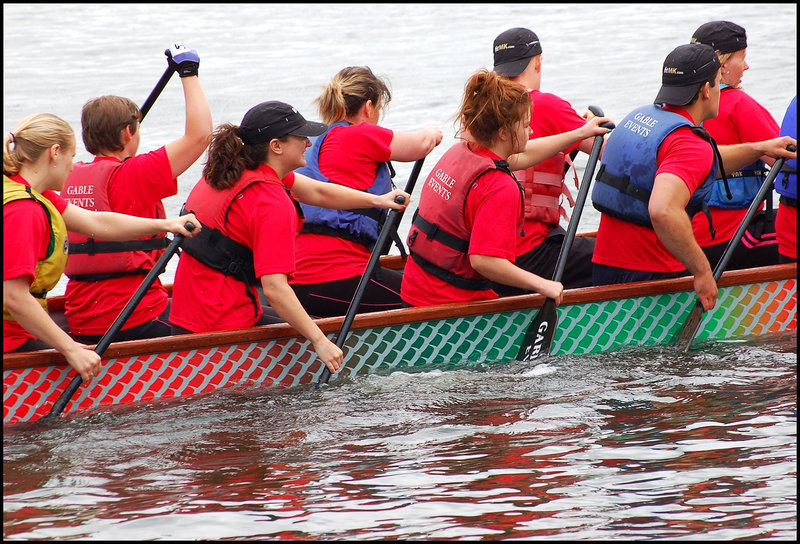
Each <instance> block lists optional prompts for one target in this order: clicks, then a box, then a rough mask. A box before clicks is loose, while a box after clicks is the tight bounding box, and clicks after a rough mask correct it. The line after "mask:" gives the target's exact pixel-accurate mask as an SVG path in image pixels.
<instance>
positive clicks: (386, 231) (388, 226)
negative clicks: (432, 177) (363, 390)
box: [317, 157, 425, 387]
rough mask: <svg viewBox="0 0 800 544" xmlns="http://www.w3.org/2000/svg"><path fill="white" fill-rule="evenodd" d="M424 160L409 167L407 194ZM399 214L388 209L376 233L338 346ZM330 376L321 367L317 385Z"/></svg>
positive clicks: (342, 340) (337, 337) (412, 186)
mask: <svg viewBox="0 0 800 544" xmlns="http://www.w3.org/2000/svg"><path fill="white" fill-rule="evenodd" d="M424 161H425V158H424V157H423V158H421V159H419V160H417V162H415V163H414V167H413V168H412V169H411V175H410V176H409V178H408V182H407V183H406V189H405V191H406V192H407V193H408V194H411V193H412V192H413V191H414V186H415V185H416V183H417V178H418V177H419V172H420V170H422V163H423V162H424ZM401 200H405V199H403V197H397V199H396V200H395V201H396V202H397V203H398V204H402V203H403V202H402V201H401ZM401 216H402V212H401V211H399V210H394V209H392V210H389V214H388V215H387V216H386V221H384V223H383V226H382V227H381V232H380V234H379V235H378V241H377V242H375V247H374V248H373V249H372V253H371V254H370V256H369V261H367V267H366V268H365V269H364V274H362V276H361V279H360V280H359V281H358V286H357V287H356V291H355V294H354V295H353V300H351V301H350V306H348V307H347V313H346V314H345V316H344V321H342V326H341V328H340V329H339V334H337V335H336V342H335V343H336V345H337V346H339V347H340V348H341V347H342V346H344V341H345V339H347V333H348V331H349V330H350V326H351V325H352V324H353V319H355V316H356V313H357V312H358V307H359V305H360V304H361V299H362V298H363V297H364V291H366V289H367V284H368V283H369V280H370V279H371V278H372V273H373V272H374V271H375V267H376V266H377V264H378V262H379V261H380V257H381V248H382V247H383V246H384V244H385V243H386V241H387V240H389V237H390V236H391V235H392V233H393V232H394V231H395V230H396V229H397V223H398V221H399V219H400V217H401ZM330 378H331V371H330V370H328V367H327V366H325V367H323V369H322V375H320V378H319V381H318V382H317V387H319V386H320V385H324V384H326V383H328V380H330Z"/></svg>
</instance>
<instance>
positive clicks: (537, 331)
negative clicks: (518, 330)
mask: <svg viewBox="0 0 800 544" xmlns="http://www.w3.org/2000/svg"><path fill="white" fill-rule="evenodd" d="M557 326H558V312H557V311H556V303H555V301H554V300H553V299H552V298H548V299H547V300H545V301H544V305H543V306H542V307H541V309H540V310H539V313H538V314H536V317H535V318H533V321H531V324H530V325H529V326H528V330H527V331H525V338H523V339H522V344H521V345H520V347H519V354H518V355H517V361H524V362H530V361H533V360H534V359H537V358H539V357H541V356H542V355H549V354H550V347H551V346H552V345H553V336H555V333H556V327H557Z"/></svg>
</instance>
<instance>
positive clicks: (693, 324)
mask: <svg viewBox="0 0 800 544" xmlns="http://www.w3.org/2000/svg"><path fill="white" fill-rule="evenodd" d="M787 150H789V151H794V146H792V145H790V146H789V147H788V148H787ZM784 161H785V159H784V158H783V157H780V158H778V159H777V160H776V161H775V164H773V165H772V168H771V169H770V171H769V174H768V175H767V178H766V179H765V180H764V182H763V183H762V184H761V187H759V189H758V193H756V196H755V198H753V202H751V203H750V207H749V208H747V213H746V214H745V216H744V219H742V223H741V224H740V225H739V228H737V229H736V233H735V234H734V235H733V238H731V239H730V240H729V241H728V245H727V246H725V251H723V252H722V257H720V259H719V262H717V265H716V266H715V267H714V281H716V282H719V279H720V278H721V277H722V273H723V272H724V271H725V268H726V267H727V266H728V262H729V261H730V260H731V258H732V257H733V253H734V251H736V248H737V247H738V246H739V243H740V242H741V240H742V236H744V233H745V231H746V230H747V227H748V226H750V222H751V221H752V220H753V218H754V217H755V216H756V214H757V213H758V209H759V208H760V207H761V203H762V202H763V201H764V199H765V198H766V197H767V193H769V191H770V190H771V189H772V184H773V183H774V182H775V178H776V177H777V176H778V173H779V172H780V170H781V168H782V167H783V163H784ZM702 317H703V303H702V302H700V300H699V299H698V300H697V301H696V302H695V304H694V307H693V308H692V312H691V313H690V314H689V317H688V318H687V319H686V322H685V323H684V324H683V328H682V329H681V331H680V333H679V335H678V340H677V341H676V343H677V345H678V347H679V348H680V349H681V350H682V351H688V350H689V347H690V346H691V345H692V340H694V337H695V336H696V335H697V331H698V330H699V329H700V321H701V320H702Z"/></svg>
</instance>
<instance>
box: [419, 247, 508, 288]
mask: <svg viewBox="0 0 800 544" xmlns="http://www.w3.org/2000/svg"><path fill="white" fill-rule="evenodd" d="M409 252H410V253H411V257H412V258H413V259H414V262H415V263H417V264H418V265H419V267H420V268H422V269H423V270H424V271H425V272H427V273H428V274H430V275H431V276H434V277H437V278H439V279H440V280H442V281H446V282H447V283H449V284H450V285H455V286H456V287H459V288H461V289H469V290H470V291H486V290H488V289H491V288H492V284H491V282H490V281H489V280H487V279H477V278H476V279H473V278H462V277H461V276H456V275H455V274H453V273H452V272H451V271H449V270H445V269H444V268H441V267H439V266H436V265H435V264H433V263H432V262H430V261H428V260H427V259H424V258H423V257H420V256H419V255H417V254H416V253H415V252H414V251H413V250H411V249H409Z"/></svg>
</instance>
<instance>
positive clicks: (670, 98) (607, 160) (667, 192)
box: [592, 43, 796, 310]
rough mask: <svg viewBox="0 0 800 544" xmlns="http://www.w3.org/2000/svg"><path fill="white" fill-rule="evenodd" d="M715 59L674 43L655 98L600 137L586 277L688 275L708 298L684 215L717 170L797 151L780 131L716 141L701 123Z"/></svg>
mask: <svg viewBox="0 0 800 544" xmlns="http://www.w3.org/2000/svg"><path fill="white" fill-rule="evenodd" d="M720 66H721V65H720V61H719V58H718V56H717V54H716V53H715V52H714V49H713V48H712V47H710V46H708V45H702V44H697V43H694V44H685V45H680V46H678V47H676V48H675V49H674V50H672V52H670V53H669V55H667V57H666V59H665V61H664V65H663V71H662V77H661V82H662V86H661V89H660V90H659V92H658V95H657V96H656V99H655V101H654V104H649V105H645V106H641V107H639V108H636V109H635V110H634V111H632V112H631V113H630V114H628V115H627V116H626V117H625V118H624V119H623V120H622V121H621V122H620V123H618V124H617V128H616V130H614V132H612V134H611V136H609V138H608V141H607V143H606V147H605V150H604V154H603V165H602V167H601V168H600V169H599V171H598V173H597V181H596V183H595V185H594V189H593V192H592V202H593V204H594V206H595V208H597V209H598V210H600V212H601V217H600V225H599V227H598V231H597V242H596V245H595V251H594V257H593V259H592V261H593V263H594V268H593V282H594V284H595V285H607V284H613V283H626V282H635V281H646V280H653V279H661V278H669V277H678V276H685V275H693V276H694V290H695V292H696V293H697V296H698V298H699V300H700V302H701V303H702V305H703V308H704V310H709V309H711V308H713V307H714V305H715V304H716V299H717V284H716V282H715V281H714V275H713V272H712V269H711V265H710V264H709V262H708V259H707V258H706V256H705V254H704V253H703V250H702V249H701V248H700V246H699V245H698V243H697V241H696V239H695V237H694V234H693V231H692V223H691V216H692V215H693V214H694V213H696V212H698V211H700V210H701V209H702V205H703V199H704V196H705V195H706V193H707V192H708V191H709V190H710V187H711V185H712V183H713V181H714V180H715V179H716V178H717V177H720V176H722V173H723V172H725V171H728V172H732V171H734V170H737V169H739V168H741V167H743V166H745V165H747V164H750V163H752V162H753V161H755V160H756V159H757V158H758V157H760V156H762V155H768V156H771V157H781V156H782V157H787V158H795V157H796V153H790V152H788V151H786V149H785V148H786V146H787V145H789V144H795V145H796V141H795V140H794V139H793V138H789V137H782V138H775V139H771V140H765V141H763V142H753V143H745V144H735V145H727V146H720V147H719V148H718V149H717V146H716V144H715V143H714V141H713V139H712V138H711V137H710V136H709V135H708V133H707V132H706V131H705V130H703V129H702V127H701V124H702V123H703V121H706V120H708V119H713V118H714V117H716V115H717V113H718V110H719V96H720V78H721V74H720ZM712 226H713V225H712Z"/></svg>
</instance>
